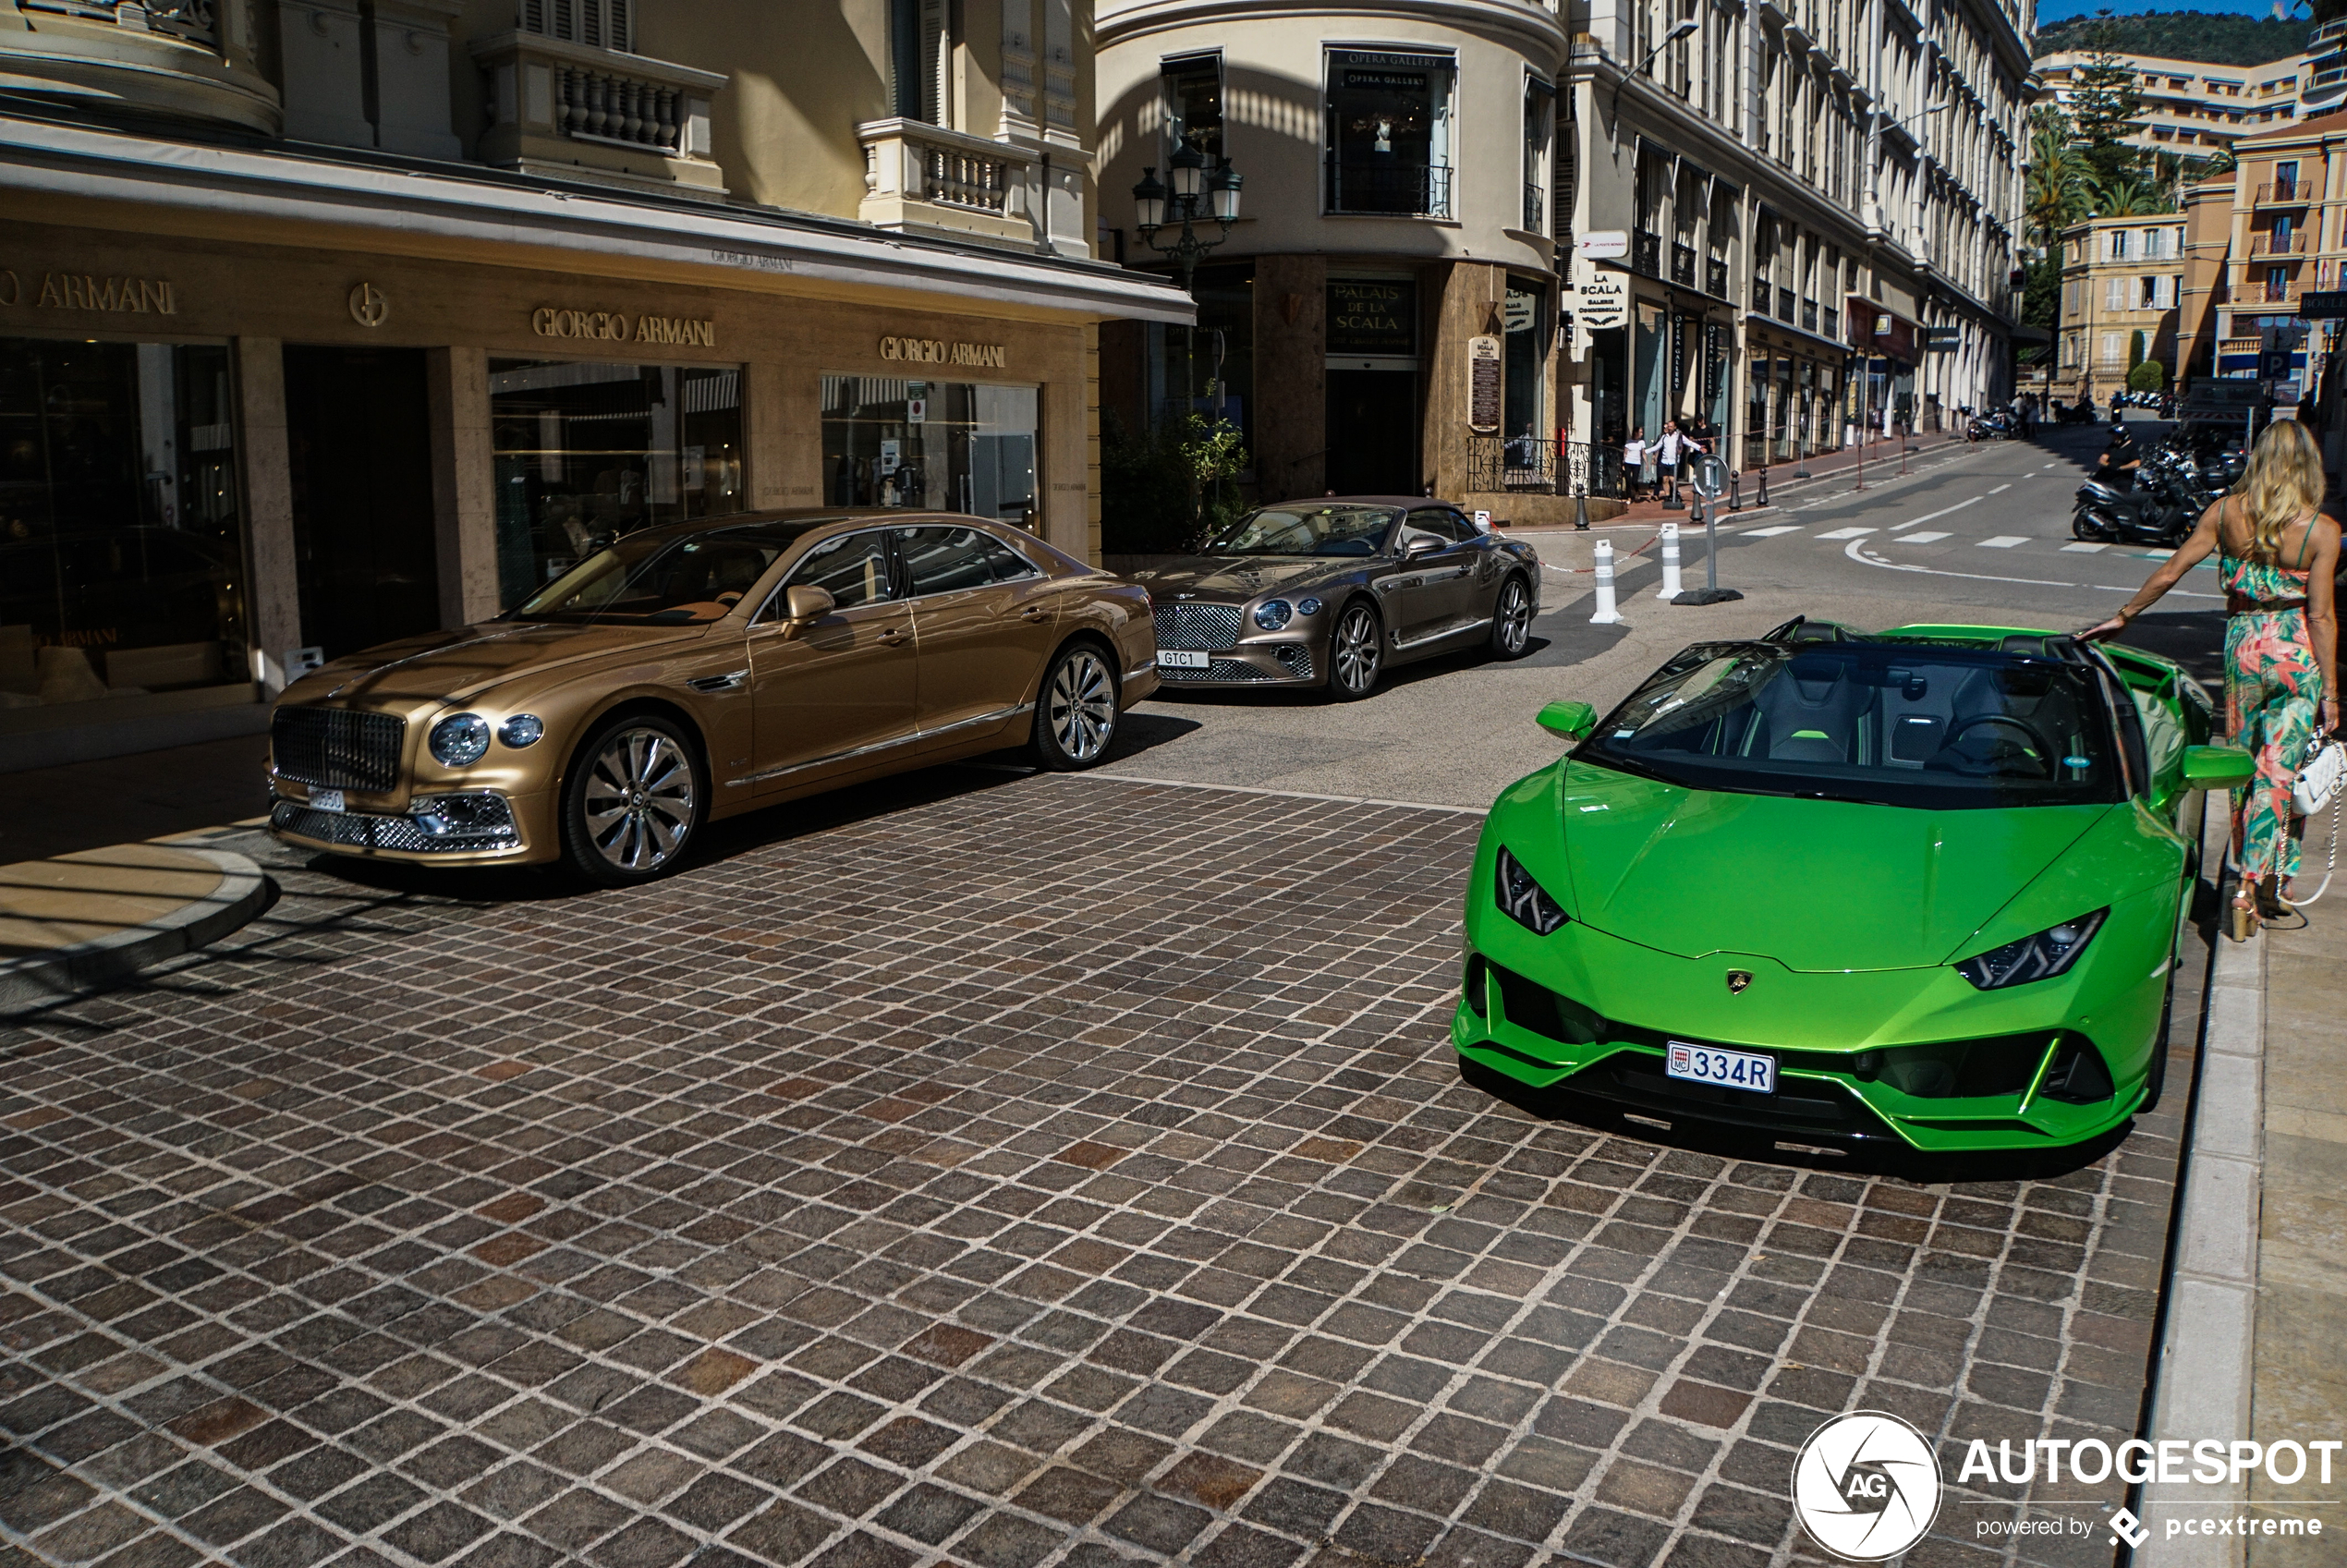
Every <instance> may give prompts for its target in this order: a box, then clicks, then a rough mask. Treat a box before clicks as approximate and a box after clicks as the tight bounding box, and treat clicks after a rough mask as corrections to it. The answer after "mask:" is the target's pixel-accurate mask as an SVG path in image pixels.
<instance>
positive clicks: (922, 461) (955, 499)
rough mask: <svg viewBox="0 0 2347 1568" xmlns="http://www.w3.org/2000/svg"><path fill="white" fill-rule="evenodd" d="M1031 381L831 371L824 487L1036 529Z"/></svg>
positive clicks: (840, 498) (860, 501) (856, 497)
mask: <svg viewBox="0 0 2347 1568" xmlns="http://www.w3.org/2000/svg"><path fill="white" fill-rule="evenodd" d="M1036 414H1037V398H1036V392H1035V389H1034V388H1033V387H1031V386H980V385H976V384H973V383H969V382H933V381H906V380H904V379H901V378H893V377H887V376H843V375H827V376H825V377H824V378H823V493H824V496H825V498H826V500H827V501H828V503H829V504H831V505H833V506H902V507H909V508H918V509H923V510H928V511H933V512H966V513H968V514H969V515H971V516H972V517H991V518H994V519H996V520H997V521H1001V522H1005V523H1012V524H1015V525H1016V526H1018V527H1020V528H1025V529H1034V528H1035V527H1036V526H1037V523H1036V504H1037V503H1036V496H1037V487H1036V475H1035V443H1036V432H1037V431H1038V429H1039V428H1040V427H1039V421H1038V419H1037V417H1036Z"/></svg>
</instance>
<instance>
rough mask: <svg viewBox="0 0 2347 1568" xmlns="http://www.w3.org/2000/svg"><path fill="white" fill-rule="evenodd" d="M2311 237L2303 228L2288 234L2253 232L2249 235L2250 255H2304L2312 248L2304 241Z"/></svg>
mask: <svg viewBox="0 0 2347 1568" xmlns="http://www.w3.org/2000/svg"><path fill="white" fill-rule="evenodd" d="M2310 237H2311V236H2309V235H2308V234H2307V232H2306V231H2305V230H2304V229H2303V228H2302V229H2296V230H2293V231H2292V232H2291V233H2289V234H2253V235H2251V236H2250V237H2249V253H2250V254H2251V255H2252V256H2304V255H2305V254H2306V253H2307V251H2308V250H2309V249H2312V247H2310V246H2309V245H2308V244H2307V243H2306V242H2307V240H2308V239H2309V238H2310Z"/></svg>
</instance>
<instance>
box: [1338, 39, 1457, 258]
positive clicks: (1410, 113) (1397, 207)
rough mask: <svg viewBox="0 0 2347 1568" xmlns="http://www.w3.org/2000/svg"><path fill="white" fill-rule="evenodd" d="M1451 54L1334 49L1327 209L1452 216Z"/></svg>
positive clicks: (1346, 211) (1439, 216)
mask: <svg viewBox="0 0 2347 1568" xmlns="http://www.w3.org/2000/svg"><path fill="white" fill-rule="evenodd" d="M1452 76H1453V61H1452V59H1451V57H1450V56H1449V55H1385V54H1370V53H1368V52H1366V51H1363V50H1356V49H1332V50H1330V51H1329V56H1328V99H1327V102H1328V139H1327V145H1326V151H1327V154H1328V165H1329V166H1328V193H1327V194H1328V210H1329V211H1330V212H1332V213H1398V214H1404V215H1409V216H1424V217H1438V218H1447V217H1449V216H1450V215H1451V79H1452Z"/></svg>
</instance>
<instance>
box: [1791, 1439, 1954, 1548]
mask: <svg viewBox="0 0 2347 1568" xmlns="http://www.w3.org/2000/svg"><path fill="white" fill-rule="evenodd" d="M1793 1511H1794V1513H1796V1514H1797V1515H1799V1516H1800V1519H1801V1527H1802V1528H1803V1529H1805V1530H1806V1531H1808V1532H1809V1538H1810V1539H1812V1540H1814V1541H1816V1542H1817V1543H1818V1545H1819V1546H1821V1547H1823V1548H1825V1549H1826V1550H1828V1551H1830V1552H1832V1553H1833V1554H1834V1555H1835V1556H1836V1557H1841V1558H1846V1559H1848V1560H1849V1561H1851V1562H1881V1561H1883V1560H1884V1559H1885V1558H1890V1557H1896V1556H1898V1555H1899V1553H1901V1552H1903V1551H1904V1550H1907V1549H1908V1548H1909V1547H1911V1546H1913V1545H1915V1542H1917V1541H1919V1540H1921V1539H1922V1538H1923V1533H1924V1532H1925V1531H1926V1530H1928V1529H1929V1528H1931V1521H1932V1520H1933V1519H1934V1518H1935V1517H1937V1516H1938V1514H1939V1513H1940V1461H1939V1458H1938V1457H1937V1456H1936V1455H1935V1454H1934V1453H1932V1452H1931V1444H1930V1443H1929V1442H1927V1440H1925V1439H1924V1435H1923V1434H1922V1433H1921V1432H1918V1431H1916V1430H1915V1428H1913V1427H1911V1426H1909V1425H1907V1423H1906V1422H1904V1421H1902V1420H1901V1419H1899V1417H1898V1416H1886V1415H1884V1414H1883V1413H1882V1412H1881V1411H1879V1410H1860V1411H1856V1412H1854V1413H1853V1414H1851V1415H1848V1416H1835V1417H1834V1418H1833V1419H1832V1420H1830V1421H1828V1422H1827V1423H1826V1424H1825V1425H1824V1426H1822V1427H1819V1428H1818V1429H1817V1430H1816V1431H1814V1432H1812V1433H1810V1434H1809V1440H1808V1441H1807V1442H1806V1443H1804V1444H1802V1445H1801V1455H1800V1457H1799V1458H1797V1459H1795V1460H1794V1462H1793Z"/></svg>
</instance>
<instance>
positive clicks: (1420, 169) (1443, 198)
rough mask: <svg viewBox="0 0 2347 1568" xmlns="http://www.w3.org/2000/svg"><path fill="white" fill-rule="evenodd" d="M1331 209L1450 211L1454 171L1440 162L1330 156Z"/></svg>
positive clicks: (1408, 213)
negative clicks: (1350, 159)
mask: <svg viewBox="0 0 2347 1568" xmlns="http://www.w3.org/2000/svg"><path fill="white" fill-rule="evenodd" d="M1328 181H1329V190H1328V200H1329V211H1330V212H1332V213H1384V214H1387V215H1389V216H1392V217H1400V218H1447V217H1449V216H1450V215H1451V171H1450V169H1449V168H1447V167H1445V166H1442V165H1439V164H1390V163H1375V164H1365V163H1357V162H1356V163H1344V162H1342V161H1340V160H1339V159H1338V158H1337V157H1336V155H1335V154H1333V153H1332V154H1330V156H1329V160H1328Z"/></svg>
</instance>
